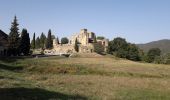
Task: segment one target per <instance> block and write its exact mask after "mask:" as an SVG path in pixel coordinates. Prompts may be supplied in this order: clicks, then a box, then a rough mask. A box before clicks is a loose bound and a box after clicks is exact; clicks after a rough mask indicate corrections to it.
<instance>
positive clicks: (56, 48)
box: [45, 29, 109, 54]
mask: <svg viewBox="0 0 170 100" xmlns="http://www.w3.org/2000/svg"><path fill="white" fill-rule="evenodd" d="M57 39H58V38H57ZM57 39H54V40H53V49H52V50H45V53H51V52H52V53H56V54H59V53H64V54H66V53H74V52H77V51H76V50H75V45H76V40H77V45H78V52H80V53H92V52H97V53H102V52H106V51H107V47H108V41H109V40H108V39H100V40H98V39H97V38H96V34H95V33H93V32H88V31H87V29H81V31H80V33H76V34H75V35H73V36H71V38H70V39H69V42H68V44H60V43H59V42H58V40H57Z"/></svg>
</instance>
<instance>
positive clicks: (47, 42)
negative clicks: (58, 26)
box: [46, 30, 53, 49]
mask: <svg viewBox="0 0 170 100" xmlns="http://www.w3.org/2000/svg"><path fill="white" fill-rule="evenodd" d="M52 47H53V41H52V37H51V30H49V31H48V37H47V40H46V48H47V49H51V48H52Z"/></svg>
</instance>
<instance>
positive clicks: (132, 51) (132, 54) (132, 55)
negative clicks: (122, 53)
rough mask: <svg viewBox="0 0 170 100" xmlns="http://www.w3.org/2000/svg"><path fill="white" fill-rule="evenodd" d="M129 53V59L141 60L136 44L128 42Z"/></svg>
mask: <svg viewBox="0 0 170 100" xmlns="http://www.w3.org/2000/svg"><path fill="white" fill-rule="evenodd" d="M127 51H128V54H127V57H126V58H127V59H129V60H133V61H139V60H140V52H139V49H138V47H137V46H136V45H135V44H130V43H129V44H128V50H127Z"/></svg>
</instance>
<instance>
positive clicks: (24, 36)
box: [20, 29, 30, 55]
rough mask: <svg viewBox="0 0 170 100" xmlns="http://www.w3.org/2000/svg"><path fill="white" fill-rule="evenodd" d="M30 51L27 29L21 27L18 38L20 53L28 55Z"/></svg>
mask: <svg viewBox="0 0 170 100" xmlns="http://www.w3.org/2000/svg"><path fill="white" fill-rule="evenodd" d="M29 52H30V37H29V33H28V32H27V29H23V30H22V32H21V40H20V53H23V54H24V55H28V54H29Z"/></svg>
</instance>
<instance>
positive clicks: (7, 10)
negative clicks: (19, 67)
mask: <svg viewBox="0 0 170 100" xmlns="http://www.w3.org/2000/svg"><path fill="white" fill-rule="evenodd" d="M0 5H1V6H0V29H1V30H3V31H5V32H6V33H9V29H10V27H11V22H12V21H13V18H14V15H17V18H18V22H19V24H20V25H19V28H20V31H21V30H22V28H27V30H28V31H29V33H30V37H31V38H32V34H33V33H34V32H35V33H36V35H37V36H38V35H40V34H41V32H44V33H46V34H47V32H48V30H49V29H51V30H52V32H53V34H54V35H56V36H59V37H60V38H61V37H64V36H67V37H69V36H71V35H72V34H73V33H76V32H79V31H80V29H82V28H87V29H88V30H89V31H92V32H95V33H96V34H97V35H102V36H105V37H106V38H109V39H110V40H111V39H113V38H115V37H123V38H126V40H127V41H129V42H132V43H146V42H149V41H154V40H160V39H170V6H169V5H170V0H0Z"/></svg>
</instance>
